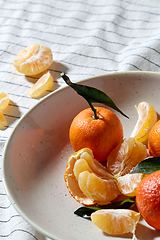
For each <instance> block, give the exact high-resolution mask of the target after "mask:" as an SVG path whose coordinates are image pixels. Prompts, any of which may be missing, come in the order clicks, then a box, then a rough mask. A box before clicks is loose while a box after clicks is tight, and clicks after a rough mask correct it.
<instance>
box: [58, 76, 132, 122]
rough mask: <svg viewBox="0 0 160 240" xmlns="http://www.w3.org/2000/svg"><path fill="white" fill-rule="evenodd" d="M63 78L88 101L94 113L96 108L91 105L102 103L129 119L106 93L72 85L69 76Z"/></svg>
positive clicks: (79, 85) (75, 84)
mask: <svg viewBox="0 0 160 240" xmlns="http://www.w3.org/2000/svg"><path fill="white" fill-rule="evenodd" d="M61 77H62V78H63V79H64V80H65V82H66V83H67V84H68V85H69V86H70V87H72V88H73V89H74V90H75V91H76V92H77V93H78V94H79V95H80V96H82V97H83V98H85V99H86V101H87V102H88V103H89V105H90V106H91V108H92V110H93V111H94V108H93V106H92V104H91V103H102V104H105V105H107V106H109V107H111V108H113V109H115V110H116V111H118V112H119V113H121V114H122V115H123V116H125V117H127V118H129V117H128V116H127V115H126V114H124V113H123V112H122V111H121V110H120V109H119V108H118V107H117V106H116V105H115V103H114V102H113V101H112V99H111V98H110V97H109V96H108V95H106V94H105V93H104V92H102V91H100V90H98V89H96V88H93V87H89V86H85V85H81V84H77V83H72V82H71V81H70V79H69V77H68V76H66V75H65V74H64V73H62V74H61Z"/></svg>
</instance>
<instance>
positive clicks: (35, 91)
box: [28, 71, 53, 98]
mask: <svg viewBox="0 0 160 240" xmlns="http://www.w3.org/2000/svg"><path fill="white" fill-rule="evenodd" d="M52 86H53V77H52V74H51V73H50V72H49V71H48V72H47V73H45V74H44V75H43V76H42V77H41V78H39V80H38V81H37V82H36V83H35V84H34V85H33V86H32V87H31V88H30V89H29V91H28V94H29V96H30V97H32V98H39V97H41V96H42V95H43V94H44V93H45V92H46V91H47V90H49V89H51V87H52Z"/></svg>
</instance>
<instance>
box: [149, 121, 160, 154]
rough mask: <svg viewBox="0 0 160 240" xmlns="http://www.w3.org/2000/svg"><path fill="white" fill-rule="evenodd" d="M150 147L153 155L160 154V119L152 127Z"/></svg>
mask: <svg viewBox="0 0 160 240" xmlns="http://www.w3.org/2000/svg"><path fill="white" fill-rule="evenodd" d="M148 149H149V152H150V154H151V155H152V156H153V157H156V156H160V120H159V121H158V122H157V123H156V124H155V125H154V126H153V127H152V129H151V131H150V134H149V138H148Z"/></svg>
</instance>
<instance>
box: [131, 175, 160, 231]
mask: <svg viewBox="0 0 160 240" xmlns="http://www.w3.org/2000/svg"><path fill="white" fill-rule="evenodd" d="M136 205H137V208H138V210H139V212H140V214H141V215H142V217H143V218H144V220H145V221H146V222H147V223H148V224H149V225H150V226H152V227H153V228H155V229H158V230H160V171H156V172H154V173H151V174H149V175H148V176H147V177H145V178H144V179H143V180H142V181H141V183H140V185H139V186H138V188H137V192H136Z"/></svg>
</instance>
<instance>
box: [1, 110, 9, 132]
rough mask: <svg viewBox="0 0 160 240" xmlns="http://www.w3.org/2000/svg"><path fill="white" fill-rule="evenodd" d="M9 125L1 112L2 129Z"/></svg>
mask: <svg viewBox="0 0 160 240" xmlns="http://www.w3.org/2000/svg"><path fill="white" fill-rule="evenodd" d="M6 125H7V121H6V119H5V117H4V115H3V113H2V112H0V129H3V128H4V127H5V126H6Z"/></svg>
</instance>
